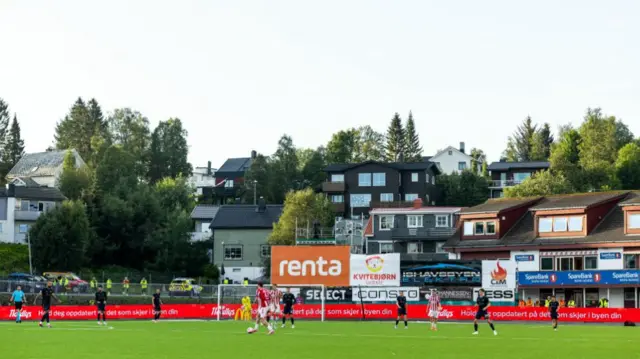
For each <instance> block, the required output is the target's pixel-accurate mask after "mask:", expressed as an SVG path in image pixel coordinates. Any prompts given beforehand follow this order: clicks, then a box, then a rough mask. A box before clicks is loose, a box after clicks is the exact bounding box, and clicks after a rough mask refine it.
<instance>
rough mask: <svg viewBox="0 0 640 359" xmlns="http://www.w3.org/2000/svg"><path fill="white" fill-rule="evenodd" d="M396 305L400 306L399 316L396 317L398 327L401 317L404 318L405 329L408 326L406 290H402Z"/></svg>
mask: <svg viewBox="0 0 640 359" xmlns="http://www.w3.org/2000/svg"><path fill="white" fill-rule="evenodd" d="M396 305H397V306H398V317H397V318H396V329H398V323H399V322H400V318H402V319H403V320H404V329H407V328H408V324H407V297H405V296H404V292H402V291H401V292H400V295H399V296H398V297H397V298H396Z"/></svg>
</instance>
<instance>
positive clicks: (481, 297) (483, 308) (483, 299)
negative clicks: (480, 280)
mask: <svg viewBox="0 0 640 359" xmlns="http://www.w3.org/2000/svg"><path fill="white" fill-rule="evenodd" d="M476 305H477V306H478V312H477V313H476V318H475V319H474V320H473V329H474V331H473V335H478V320H480V319H483V318H484V319H486V320H487V323H489V326H490V327H491V330H493V335H498V332H497V331H496V327H495V326H494V325H493V322H492V321H491V317H490V316H489V310H488V309H489V307H490V306H491V303H490V302H489V298H487V296H486V295H485V292H484V289H480V292H479V293H478V299H476Z"/></svg>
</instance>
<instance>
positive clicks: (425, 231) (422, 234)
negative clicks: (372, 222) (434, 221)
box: [391, 227, 456, 239]
mask: <svg viewBox="0 0 640 359" xmlns="http://www.w3.org/2000/svg"><path fill="white" fill-rule="evenodd" d="M455 232H456V229H455V228H449V227H447V228H392V229H391V237H393V238H403V239H412V238H416V239H417V238H421V239H423V238H434V239H444V238H449V237H451V236H453V234H454V233H455Z"/></svg>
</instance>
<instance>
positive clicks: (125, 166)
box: [96, 145, 138, 195]
mask: <svg viewBox="0 0 640 359" xmlns="http://www.w3.org/2000/svg"><path fill="white" fill-rule="evenodd" d="M135 170H136V162H135V158H133V156H132V155H131V154H130V153H128V152H126V151H124V150H123V149H122V147H120V146H119V145H112V146H110V147H109V148H108V149H107V150H106V151H105V154H104V157H103V158H102V160H101V161H100V163H98V167H97V168H96V189H97V190H98V191H99V192H103V193H119V194H121V195H125V194H128V193H129V192H130V191H132V190H134V189H135V188H136V186H137V184H138V178H137V177H136V174H135Z"/></svg>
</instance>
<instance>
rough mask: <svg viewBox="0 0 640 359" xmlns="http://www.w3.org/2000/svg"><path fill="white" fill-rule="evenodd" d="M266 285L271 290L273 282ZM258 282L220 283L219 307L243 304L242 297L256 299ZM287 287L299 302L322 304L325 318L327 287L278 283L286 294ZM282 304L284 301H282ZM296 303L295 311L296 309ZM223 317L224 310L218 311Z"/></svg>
mask: <svg viewBox="0 0 640 359" xmlns="http://www.w3.org/2000/svg"><path fill="white" fill-rule="evenodd" d="M264 287H265V288H266V289H268V290H271V284H264ZM257 288H258V286H257V285H256V284H248V285H244V284H220V285H218V308H222V307H223V306H224V305H227V304H242V298H244V297H249V298H251V302H252V303H253V302H254V301H255V297H256V290H257ZM287 289H290V290H291V293H292V294H293V295H294V296H295V297H296V305H298V304H302V303H304V304H320V320H321V321H323V322H324V319H325V299H326V288H325V286H324V285H321V284H278V290H279V291H280V292H281V293H282V294H283V295H284V293H286V292H287ZM280 305H282V303H280ZM296 305H294V307H293V308H294V311H295V310H296V309H295V308H296ZM221 319H222V310H218V311H217V320H221Z"/></svg>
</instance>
